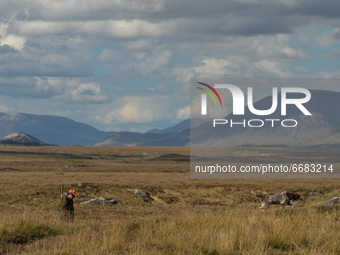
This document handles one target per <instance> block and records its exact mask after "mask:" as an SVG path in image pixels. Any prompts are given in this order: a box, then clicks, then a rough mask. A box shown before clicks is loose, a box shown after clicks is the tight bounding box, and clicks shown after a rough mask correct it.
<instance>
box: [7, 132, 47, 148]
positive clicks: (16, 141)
mask: <svg viewBox="0 0 340 255" xmlns="http://www.w3.org/2000/svg"><path fill="white" fill-rule="evenodd" d="M0 144H10V145H24V146H46V145H49V144H47V143H44V142H42V141H40V140H38V139H36V138H35V137H33V136H31V135H28V134H25V133H23V132H17V133H13V134H9V135H7V136H5V137H4V138H1V139H0Z"/></svg>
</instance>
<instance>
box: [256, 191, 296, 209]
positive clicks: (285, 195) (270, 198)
mask: <svg viewBox="0 0 340 255" xmlns="http://www.w3.org/2000/svg"><path fill="white" fill-rule="evenodd" d="M251 194H253V195H254V196H257V197H261V198H262V202H261V206H260V207H259V208H260V209H265V208H267V207H268V206H269V205H272V204H278V205H281V208H282V207H286V205H289V206H291V209H293V207H294V204H292V203H291V202H292V201H297V202H298V203H300V202H301V200H302V197H301V196H300V195H299V194H296V193H292V192H288V191H282V192H279V193H274V194H265V195H257V194H256V193H255V192H254V191H251Z"/></svg>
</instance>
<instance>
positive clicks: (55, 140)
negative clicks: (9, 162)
mask: <svg viewBox="0 0 340 255" xmlns="http://www.w3.org/2000/svg"><path fill="white" fill-rule="evenodd" d="M16 132H23V133H26V134H29V135H31V136H34V137H35V138H37V139H39V140H41V141H43V142H45V143H48V144H55V145H93V144H95V143H98V142H100V141H102V140H104V139H106V138H108V137H109V136H111V135H113V134H115V132H103V131H99V130H98V129H96V128H94V127H92V126H90V125H87V124H84V123H79V122H75V121H73V120H71V119H68V118H64V117H58V116H50V115H34V114H27V113H17V114H6V113H0V137H4V136H6V135H8V134H12V133H16Z"/></svg>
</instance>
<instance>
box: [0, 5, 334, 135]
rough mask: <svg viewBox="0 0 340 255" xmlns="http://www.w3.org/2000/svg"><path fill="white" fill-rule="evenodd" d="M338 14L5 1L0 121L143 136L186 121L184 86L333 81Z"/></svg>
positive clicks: (0, 23)
mask: <svg viewBox="0 0 340 255" xmlns="http://www.w3.org/2000/svg"><path fill="white" fill-rule="evenodd" d="M339 10H340V1H337V0H324V1H320V0H276V1H272V0H234V1H225V0H210V1H201V0H143V1H140V0H134V1H132V0H124V1H123V0H0V112H5V113H8V114H15V113H19V112H24V113H31V114H39V115H56V116H63V117H67V118H71V119H73V120H75V121H78V122H83V123H86V124H89V125H92V126H93V127H95V128H97V129H99V130H103V131H121V130H122V131H138V132H145V131H147V130H150V129H153V128H160V129H161V128H167V127H170V126H173V125H175V124H177V123H179V122H181V121H183V120H185V119H187V118H189V116H190V107H189V105H190V78H259V77H273V78H300V77H301V78H327V79H333V78H340V77H339V76H340V14H339ZM320 89H322V88H320Z"/></svg>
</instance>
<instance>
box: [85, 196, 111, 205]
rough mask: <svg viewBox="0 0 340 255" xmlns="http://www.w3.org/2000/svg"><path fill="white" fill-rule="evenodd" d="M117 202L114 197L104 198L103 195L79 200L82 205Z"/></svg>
mask: <svg viewBox="0 0 340 255" xmlns="http://www.w3.org/2000/svg"><path fill="white" fill-rule="evenodd" d="M117 203H118V201H117V200H115V199H111V200H107V199H106V198H103V197H96V198H94V199H91V200H89V201H85V202H81V203H80V204H83V205H109V204H110V205H115V204H117Z"/></svg>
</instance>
